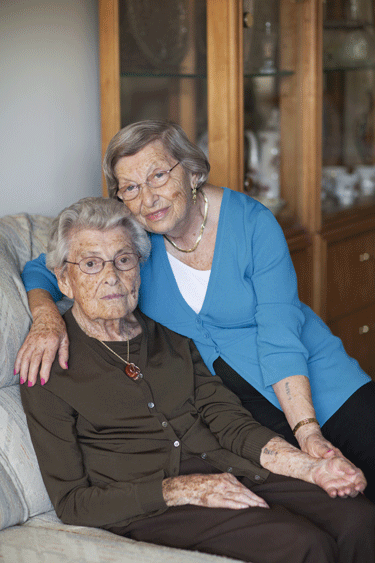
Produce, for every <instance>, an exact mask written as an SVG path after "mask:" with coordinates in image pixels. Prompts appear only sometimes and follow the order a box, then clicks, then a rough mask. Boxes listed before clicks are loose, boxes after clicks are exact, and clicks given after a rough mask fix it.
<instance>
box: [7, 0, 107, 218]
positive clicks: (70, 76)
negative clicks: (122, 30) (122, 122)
mask: <svg viewBox="0 0 375 563" xmlns="http://www.w3.org/2000/svg"><path fill="white" fill-rule="evenodd" d="M98 59H99V55H98V7H97V0H50V1H46V0H0V135H1V138H0V216H2V215H6V214H11V213H19V212H23V211H26V212H28V213H40V214H44V215H56V214H57V213H58V211H60V210H61V209H62V208H63V207H65V206H66V205H69V204H70V203H72V202H74V201H76V200H78V199H79V198H81V197H85V196H89V195H101V164H100V160H101V157H100V107H99V62H98Z"/></svg>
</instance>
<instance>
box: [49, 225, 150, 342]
mask: <svg viewBox="0 0 375 563" xmlns="http://www.w3.org/2000/svg"><path fill="white" fill-rule="evenodd" d="M124 252H132V253H134V252H135V250H134V247H133V245H132V242H131V238H130V236H129V234H128V233H127V232H126V230H125V229H123V228H121V227H117V228H115V229H110V230H108V231H98V230H91V229H90V230H89V229H85V230H82V231H76V232H74V234H73V235H72V236H71V246H70V250H69V256H68V260H69V261H71V262H79V261H80V260H82V258H87V257H89V256H99V257H100V258H103V260H113V259H114V258H115V257H116V256H118V255H119V254H122V253H124ZM56 273H57V279H58V282H59V286H60V289H61V290H62V291H63V293H65V295H67V296H68V297H70V298H72V299H74V305H73V309H72V311H73V314H74V316H75V318H76V320H77V321H78V323H79V325H80V326H81V328H83V330H85V332H87V334H90V335H92V336H95V337H96V338H100V339H101V340H102V339H107V340H111V339H121V334H122V335H123V334H124V329H126V330H125V333H126V334H129V329H131V328H132V327H134V325H138V323H137V322H136V321H135V317H134V315H133V311H134V309H135V308H136V306H137V302H138V290H139V286H140V273H139V266H137V267H136V268H133V269H132V270H128V271H126V272H121V271H119V270H117V269H116V268H115V266H114V264H111V263H107V264H105V266H104V268H103V270H102V271H101V272H99V273H98V274H94V275H88V274H85V273H84V272H81V270H80V268H79V266H77V265H74V264H67V267H66V269H65V270H64V271H63V272H62V273H61V272H59V271H58V272H56ZM116 335H117V337H116Z"/></svg>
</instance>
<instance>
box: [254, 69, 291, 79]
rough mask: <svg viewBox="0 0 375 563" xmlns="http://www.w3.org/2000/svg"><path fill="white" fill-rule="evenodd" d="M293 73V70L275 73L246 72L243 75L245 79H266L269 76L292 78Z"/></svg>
mask: <svg viewBox="0 0 375 563" xmlns="http://www.w3.org/2000/svg"><path fill="white" fill-rule="evenodd" d="M293 74H294V71H293V70H277V71H275V72H260V71H258V72H255V71H254V72H246V73H245V74H244V77H245V78H255V77H259V78H262V77H263V78H268V77H270V76H275V77H276V76H280V77H283V76H293Z"/></svg>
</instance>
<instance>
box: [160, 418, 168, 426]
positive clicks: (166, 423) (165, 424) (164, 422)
mask: <svg viewBox="0 0 375 563" xmlns="http://www.w3.org/2000/svg"><path fill="white" fill-rule="evenodd" d="M161 425H162V427H163V428H167V426H168V422H166V421H165V420H163V422H162V423H161Z"/></svg>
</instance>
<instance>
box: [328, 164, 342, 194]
mask: <svg viewBox="0 0 375 563" xmlns="http://www.w3.org/2000/svg"><path fill="white" fill-rule="evenodd" d="M347 172H348V171H347V168H346V166H323V168H322V190H323V191H325V192H330V193H334V192H335V190H336V185H337V184H338V182H339V181H340V177H341V176H342V175H343V174H347Z"/></svg>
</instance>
